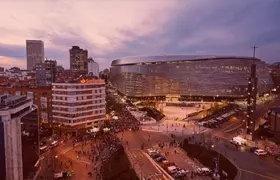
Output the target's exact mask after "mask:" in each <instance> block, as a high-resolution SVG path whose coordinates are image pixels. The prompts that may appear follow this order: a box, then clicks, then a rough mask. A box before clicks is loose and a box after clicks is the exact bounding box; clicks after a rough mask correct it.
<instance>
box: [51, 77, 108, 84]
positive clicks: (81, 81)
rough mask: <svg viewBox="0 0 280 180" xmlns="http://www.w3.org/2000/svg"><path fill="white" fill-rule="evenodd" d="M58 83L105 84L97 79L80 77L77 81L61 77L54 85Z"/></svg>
mask: <svg viewBox="0 0 280 180" xmlns="http://www.w3.org/2000/svg"><path fill="white" fill-rule="evenodd" d="M56 83H105V81H104V80H103V79H99V78H97V77H86V76H80V77H78V78H76V79H74V78H65V77H61V78H58V79H57V81H56V82H55V83H54V84H56Z"/></svg>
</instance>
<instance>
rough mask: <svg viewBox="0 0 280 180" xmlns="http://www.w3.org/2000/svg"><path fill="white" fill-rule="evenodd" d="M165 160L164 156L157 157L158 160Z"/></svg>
mask: <svg viewBox="0 0 280 180" xmlns="http://www.w3.org/2000/svg"><path fill="white" fill-rule="evenodd" d="M164 160H166V159H165V158H164V157H163V156H159V157H157V159H156V161H157V162H162V161H164Z"/></svg>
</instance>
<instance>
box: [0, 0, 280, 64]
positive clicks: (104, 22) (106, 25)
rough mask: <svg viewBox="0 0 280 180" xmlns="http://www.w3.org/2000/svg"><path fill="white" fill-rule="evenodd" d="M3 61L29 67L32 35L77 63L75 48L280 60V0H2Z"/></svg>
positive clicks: (48, 52) (97, 54) (110, 54)
mask: <svg viewBox="0 0 280 180" xmlns="http://www.w3.org/2000/svg"><path fill="white" fill-rule="evenodd" d="M0 7H1V11H0V66H5V67H11V66H18V67H20V68H23V69H25V68H26V53H25V40H26V39H40V40H43V41H44V43H45V56H46V57H48V58H49V59H56V60H57V61H58V64H60V65H63V66H64V67H65V68H69V49H70V48H71V46H72V45H78V46H80V47H81V48H84V49H87V50H88V51H89V55H90V56H92V57H93V58H94V59H96V61H97V62H98V63H99V64H100V66H101V67H100V69H104V68H106V67H109V66H110V63H111V61H112V60H113V59H117V58H120V57H124V56H132V55H159V54H211V55H213V54H214V55H216V54H217V55H237V56H238V55H240V56H252V49H251V48H250V47H251V46H253V45H256V46H259V48H258V49H257V53H256V55H257V57H258V58H261V59H262V60H264V61H266V62H268V63H272V62H276V61H280V20H279V18H280V1H279V0H234V1H233V0H231V1H230V0H144V1H143V0H79V1H78V0H73V1H72V0H65V1H63V0H58V1H53V0H37V1H35V0H18V1H13V2H10V1H8V0H0Z"/></svg>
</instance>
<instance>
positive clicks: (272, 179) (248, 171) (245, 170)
mask: <svg viewBox="0 0 280 180" xmlns="http://www.w3.org/2000/svg"><path fill="white" fill-rule="evenodd" d="M238 169H239V170H240V171H244V172H247V173H251V174H254V175H257V176H261V177H264V178H267V179H271V180H279V179H276V178H273V177H270V176H266V175H263V174H259V173H256V172H253V171H250V170H247V169H242V168H238Z"/></svg>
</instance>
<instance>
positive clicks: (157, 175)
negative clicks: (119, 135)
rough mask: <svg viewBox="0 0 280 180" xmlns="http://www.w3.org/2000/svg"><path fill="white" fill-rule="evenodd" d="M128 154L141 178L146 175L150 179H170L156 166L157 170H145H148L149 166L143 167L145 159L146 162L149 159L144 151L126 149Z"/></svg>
mask: <svg viewBox="0 0 280 180" xmlns="http://www.w3.org/2000/svg"><path fill="white" fill-rule="evenodd" d="M126 154H127V157H128V159H129V161H130V163H131V164H132V167H133V169H134V170H135V172H136V174H137V176H138V177H140V178H141V177H142V178H143V177H145V178H146V179H147V178H148V179H150V180H169V178H167V177H166V176H165V175H164V174H162V173H161V171H160V169H158V168H156V167H155V170H151V169H149V171H147V172H146V171H145V170H147V168H146V167H145V168H143V167H144V166H145V164H144V163H143V162H144V159H145V161H146V162H147V161H149V160H148V159H147V157H146V155H145V154H144V152H143V151H141V150H128V149H126ZM149 162H150V161H149ZM150 163H151V165H152V164H153V163H152V162H150ZM146 165H147V164H146ZM153 166H154V165H153Z"/></svg>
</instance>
